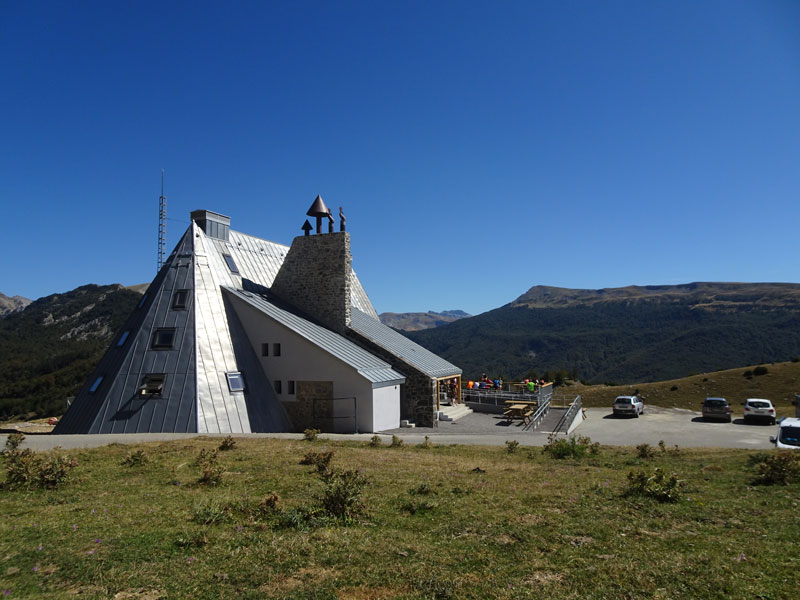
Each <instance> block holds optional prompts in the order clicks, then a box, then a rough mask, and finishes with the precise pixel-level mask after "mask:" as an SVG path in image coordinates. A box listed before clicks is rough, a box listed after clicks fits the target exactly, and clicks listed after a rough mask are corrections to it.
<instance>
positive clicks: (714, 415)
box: [703, 398, 733, 423]
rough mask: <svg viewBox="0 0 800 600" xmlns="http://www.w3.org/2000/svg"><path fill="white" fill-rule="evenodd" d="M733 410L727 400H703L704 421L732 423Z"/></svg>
mask: <svg viewBox="0 0 800 600" xmlns="http://www.w3.org/2000/svg"><path fill="white" fill-rule="evenodd" d="M732 413H733V409H732V408H731V405H730V404H728V401H727V400H725V398H706V399H705V400H703V418H704V419H723V420H725V421H727V422H728V423H730V422H731V417H732Z"/></svg>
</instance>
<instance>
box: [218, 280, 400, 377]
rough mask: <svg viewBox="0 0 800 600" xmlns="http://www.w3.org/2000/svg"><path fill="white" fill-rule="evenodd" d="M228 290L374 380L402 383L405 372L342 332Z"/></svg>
mask: <svg viewBox="0 0 800 600" xmlns="http://www.w3.org/2000/svg"><path fill="white" fill-rule="evenodd" d="M223 289H224V290H225V291H226V292H227V293H229V294H231V295H233V296H235V297H237V298H240V299H241V300H244V301H245V302H247V303H248V304H250V305H251V306H253V307H254V308H256V309H258V310H259V311H260V312H262V313H264V314H265V315H267V316H268V317H270V318H271V319H273V320H275V321H277V322H278V323H280V324H282V325H283V326H284V327H287V328H288V329H290V330H291V331H293V332H295V333H296V334H297V335H300V336H302V337H304V338H305V339H307V340H308V341H309V342H311V343H313V344H314V345H315V346H317V347H318V348H321V349H322V350H324V351H326V352H328V353H329V354H331V355H332V356H335V357H336V358H338V359H339V360H341V361H342V362H344V363H346V364H348V365H350V366H351V367H352V368H353V369H355V370H356V371H358V373H360V374H361V375H362V376H363V377H364V378H365V379H367V380H368V381H370V382H371V383H373V384H376V383H380V384H384V383H402V382H403V381H405V376H403V375H402V374H401V373H398V372H397V371H395V370H394V369H392V367H391V365H389V364H388V363H386V362H384V361H382V360H381V359H379V358H378V357H376V356H374V355H373V354H370V353H369V352H367V351H366V350H364V349H363V348H361V347H360V346H358V345H356V344H355V343H354V342H352V341H350V340H348V339H347V338H346V337H344V336H342V335H339V334H338V333H336V332H334V331H331V330H330V329H326V328H325V327H323V326H321V325H317V324H316V323H314V322H312V321H310V320H308V319H306V318H304V317H302V316H300V315H298V314H296V313H294V312H292V311H290V310H288V308H284V307H282V306H278V305H277V304H276V303H275V302H274V301H272V300H270V299H268V298H266V297H264V296H263V295H260V294H256V293H253V292H248V291H244V290H239V289H235V288H232V287H224V288H223Z"/></svg>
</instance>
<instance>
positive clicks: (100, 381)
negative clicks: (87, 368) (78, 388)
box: [89, 375, 103, 394]
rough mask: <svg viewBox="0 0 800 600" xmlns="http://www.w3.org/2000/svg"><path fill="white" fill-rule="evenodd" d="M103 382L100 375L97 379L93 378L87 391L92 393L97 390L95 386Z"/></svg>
mask: <svg viewBox="0 0 800 600" xmlns="http://www.w3.org/2000/svg"><path fill="white" fill-rule="evenodd" d="M101 383H103V376H102V375H100V377H98V378H97V379H95V380H94V383H93V384H92V387H90V388H89V393H90V394H94V393H95V392H96V391H97V388H99V387H100V384H101Z"/></svg>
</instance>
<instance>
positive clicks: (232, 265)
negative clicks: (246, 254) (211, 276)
mask: <svg viewBox="0 0 800 600" xmlns="http://www.w3.org/2000/svg"><path fill="white" fill-rule="evenodd" d="M222 257H223V258H224V259H225V262H226V263H228V268H229V269H230V270H231V273H236V274H237V275H238V274H239V268H238V267H237V266H236V263H235V262H234V260H233V257H232V256H231V255H230V254H223V255H222Z"/></svg>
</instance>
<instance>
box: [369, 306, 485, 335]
mask: <svg viewBox="0 0 800 600" xmlns="http://www.w3.org/2000/svg"><path fill="white" fill-rule="evenodd" d="M469 316H471V315H469V314H468V313H465V312H464V311H463V310H444V311H442V312H435V311H432V310H429V311H428V312H410V313H394V312H383V313H381V314H379V315H378V318H379V319H380V321H381V323H383V324H384V325H388V326H389V327H394V328H395V329H402V330H403V331H419V330H421V329H429V328H431V327H440V326H442V325H444V324H446V323H452V322H453V321H457V320H458V319H464V318H466V317H469Z"/></svg>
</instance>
